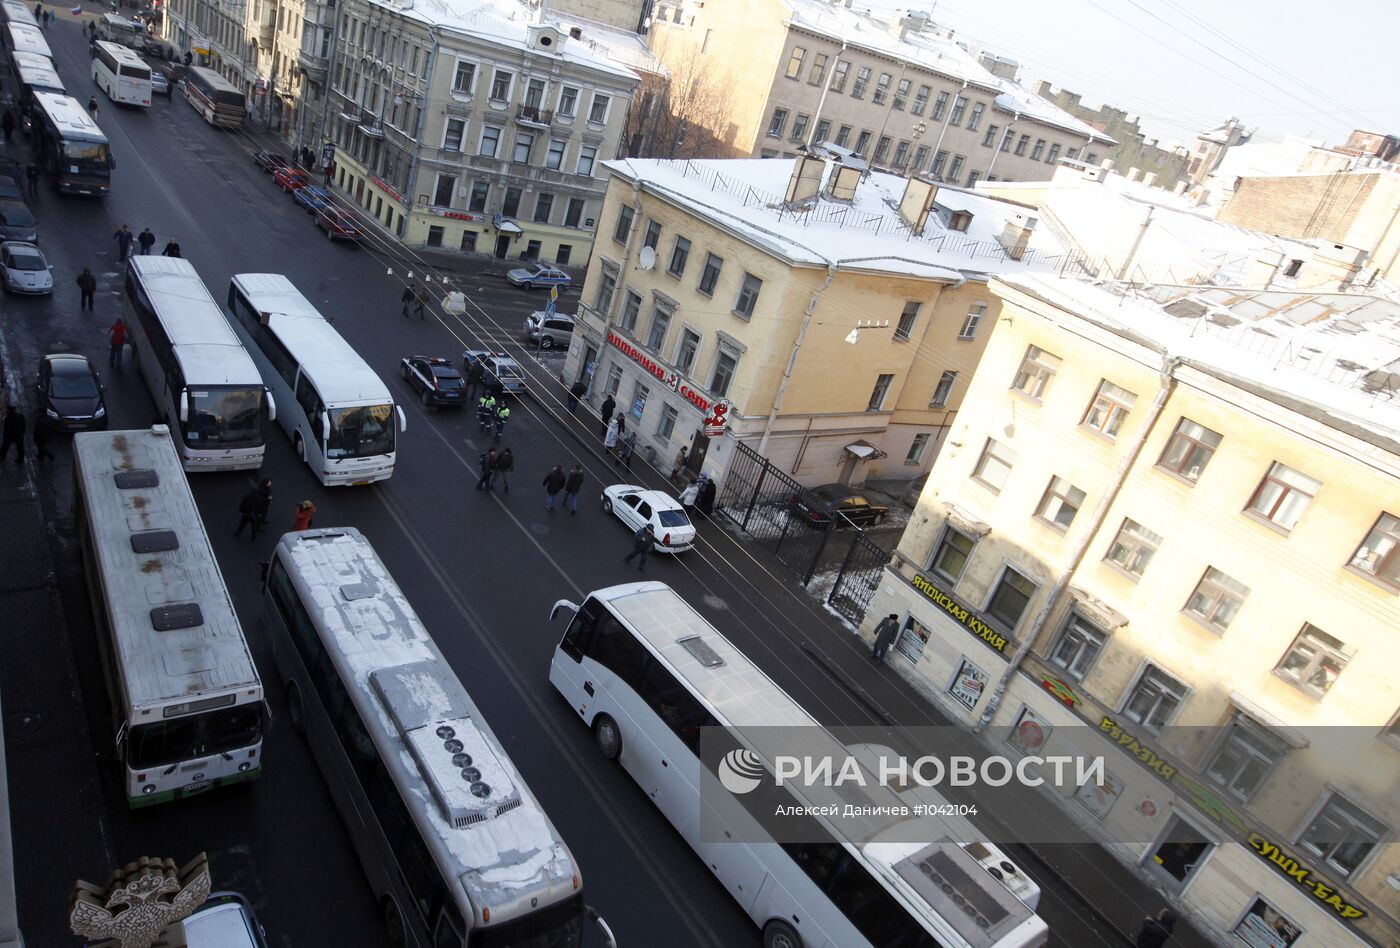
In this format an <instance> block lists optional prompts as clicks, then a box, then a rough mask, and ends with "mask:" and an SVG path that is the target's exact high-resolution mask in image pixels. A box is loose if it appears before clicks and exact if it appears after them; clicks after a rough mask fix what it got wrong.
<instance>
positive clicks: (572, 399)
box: [569, 379, 588, 415]
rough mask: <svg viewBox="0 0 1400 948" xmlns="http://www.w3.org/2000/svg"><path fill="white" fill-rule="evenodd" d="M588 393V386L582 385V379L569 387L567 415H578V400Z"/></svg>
mask: <svg viewBox="0 0 1400 948" xmlns="http://www.w3.org/2000/svg"><path fill="white" fill-rule="evenodd" d="M587 393H588V386H587V385H584V384H583V379H579V380H578V381H577V382H575V383H574V384H573V385H570V386H569V414H571V415H577V414H578V400H579V399H580V398H582V397H583V396H584V395H586V394H587Z"/></svg>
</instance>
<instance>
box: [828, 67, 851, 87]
mask: <svg viewBox="0 0 1400 948" xmlns="http://www.w3.org/2000/svg"><path fill="white" fill-rule="evenodd" d="M850 71H851V64H850V63H848V62H846V61H845V60H844V59H838V60H836V65H834V66H832V67H831V91H832V92H845V91H846V74H847V73H849V72H850Z"/></svg>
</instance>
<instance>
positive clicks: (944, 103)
mask: <svg viewBox="0 0 1400 948" xmlns="http://www.w3.org/2000/svg"><path fill="white" fill-rule="evenodd" d="M950 98H952V96H951V95H950V94H949V93H947V92H940V93H938V98H937V99H935V100H934V103H933V114H932V115H931V116H929V118H931V119H933V120H934V121H935V122H941V121H943V113H944V112H947V111H948V100H949V99H950Z"/></svg>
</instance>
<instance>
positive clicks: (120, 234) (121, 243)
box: [112, 224, 136, 260]
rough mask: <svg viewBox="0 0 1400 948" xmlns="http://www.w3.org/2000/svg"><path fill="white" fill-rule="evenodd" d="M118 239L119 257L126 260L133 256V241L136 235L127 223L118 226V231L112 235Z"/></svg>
mask: <svg viewBox="0 0 1400 948" xmlns="http://www.w3.org/2000/svg"><path fill="white" fill-rule="evenodd" d="M112 237H113V238H115V239H116V241H117V259H118V260H125V259H126V258H127V257H129V256H131V242H132V240H134V239H135V237H136V235H135V234H133V233H132V232H131V228H130V227H129V226H127V225H126V224H123V225H122V226H120V227H118V228H117V232H116V233H114V234H113V235H112Z"/></svg>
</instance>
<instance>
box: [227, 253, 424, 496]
mask: <svg viewBox="0 0 1400 948" xmlns="http://www.w3.org/2000/svg"><path fill="white" fill-rule="evenodd" d="M228 309H229V312H230V313H232V314H233V325H234V328H235V329H237V330H238V335H239V336H240V338H242V339H243V341H244V343H245V344H247V346H248V351H249V352H250V353H251V354H252V356H253V361H255V362H256V363H257V364H258V368H259V369H260V370H262V377H263V381H264V382H266V383H267V385H268V386H269V387H270V388H271V389H272V392H273V394H274V395H275V396H276V399H277V404H278V405H279V406H281V409H282V410H281V411H279V412H278V413H277V421H278V422H279V423H280V424H281V425H282V430H283V431H285V432H287V437H289V438H291V439H292V446H293V447H295V448H296V452H297V457H299V458H301V459H302V460H304V461H305V462H306V463H307V464H308V465H309V466H310V467H311V470H312V472H313V473H315V475H316V477H317V479H318V480H320V482H321V483H322V484H325V485H326V486H327V487H333V486H336V485H343V484H357V485H358V484H369V483H372V482H374V481H382V480H387V479H388V478H389V476H390V475H391V474H393V473H394V452H395V449H396V445H395V437H394V436H395V431H394V421H395V419H396V418H397V420H398V430H399V431H400V432H402V431H403V430H404V428H405V427H406V426H407V419H405V418H404V413H403V409H402V408H400V407H398V406H397V405H395V404H394V400H393V398H392V397H390V395H389V389H388V388H386V387H385V385H384V383H383V382H382V381H380V379H379V376H377V375H375V374H374V370H373V369H371V368H370V367H369V366H368V365H366V364H365V361H364V360H363V359H361V358H360V357H359V355H357V354H356V353H355V350H354V349H353V348H351V346H350V344H349V343H348V342H346V341H345V340H344V339H343V338H341V335H340V333H338V332H336V331H335V330H334V329H332V328H331V324H330V323H329V322H327V321H326V318H325V317H324V316H322V315H321V314H320V313H319V312H317V311H316V307H314V306H312V305H311V303H310V302H309V301H308V300H307V299H306V297H304V296H302V295H301V294H300V293H298V292H297V288H296V287H294V286H292V282H291V281H290V280H288V279H287V278H286V277H284V276H282V275H281V274H280V273H241V274H238V275H237V276H235V277H234V278H233V281H232V282H231V283H230V284H229V288H228Z"/></svg>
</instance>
